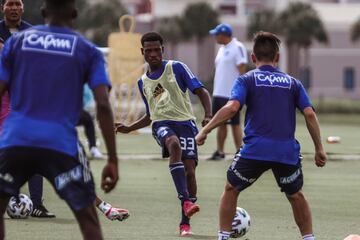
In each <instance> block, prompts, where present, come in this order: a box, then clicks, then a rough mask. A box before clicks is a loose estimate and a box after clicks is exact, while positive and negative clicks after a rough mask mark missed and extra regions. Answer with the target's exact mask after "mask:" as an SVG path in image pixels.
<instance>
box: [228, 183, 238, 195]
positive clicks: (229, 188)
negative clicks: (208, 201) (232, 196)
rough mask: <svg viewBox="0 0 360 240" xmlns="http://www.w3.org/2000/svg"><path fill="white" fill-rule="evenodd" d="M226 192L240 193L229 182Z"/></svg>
mask: <svg viewBox="0 0 360 240" xmlns="http://www.w3.org/2000/svg"><path fill="white" fill-rule="evenodd" d="M225 192H229V193H230V192H234V193H237V192H238V191H237V190H236V188H235V187H234V186H233V185H231V184H230V183H229V182H227V183H226V184H225Z"/></svg>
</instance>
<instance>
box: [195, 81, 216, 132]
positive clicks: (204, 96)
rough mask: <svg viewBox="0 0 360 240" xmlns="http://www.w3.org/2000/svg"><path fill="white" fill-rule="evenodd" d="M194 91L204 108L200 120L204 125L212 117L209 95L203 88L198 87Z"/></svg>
mask: <svg viewBox="0 0 360 240" xmlns="http://www.w3.org/2000/svg"><path fill="white" fill-rule="evenodd" d="M194 93H195V94H196V95H197V96H198V97H199V99H200V102H201V105H202V106H203V108H204V114H205V116H204V119H203V121H202V122H201V125H202V126H203V127H204V126H205V125H206V124H208V123H209V121H210V119H211V118H212V110H211V97H210V94H209V92H208V90H206V89H205V88H203V87H202V88H198V89H196V90H195V91H194Z"/></svg>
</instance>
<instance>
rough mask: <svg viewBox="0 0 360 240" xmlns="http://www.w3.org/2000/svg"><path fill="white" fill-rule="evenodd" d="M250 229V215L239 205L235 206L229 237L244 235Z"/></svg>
mask: <svg viewBox="0 0 360 240" xmlns="http://www.w3.org/2000/svg"><path fill="white" fill-rule="evenodd" d="M249 229H250V215H249V214H248V213H247V212H246V210H245V209H243V208H241V207H237V208H236V213H235V217H234V220H233V222H232V232H231V234H230V237H231V238H239V237H242V236H244V235H245V234H246V233H247V232H248V231H249Z"/></svg>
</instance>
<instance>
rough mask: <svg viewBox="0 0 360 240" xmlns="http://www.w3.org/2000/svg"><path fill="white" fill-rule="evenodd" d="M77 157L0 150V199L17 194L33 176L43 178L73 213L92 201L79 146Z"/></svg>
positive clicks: (29, 149)
mask: <svg viewBox="0 0 360 240" xmlns="http://www.w3.org/2000/svg"><path fill="white" fill-rule="evenodd" d="M78 152H79V154H78V156H77V157H72V156H70V155H67V154H64V153H61V152H58V151H54V150H51V149H45V148H36V147H9V148H4V149H1V150H0V197H9V196H14V195H18V194H19V190H20V188H21V186H23V185H24V184H25V183H26V182H27V181H28V180H29V179H30V178H31V177H32V176H33V175H35V174H38V175H42V176H44V177H45V178H46V179H48V180H49V181H50V183H51V184H52V185H53V187H54V188H55V191H56V192H57V194H58V195H59V196H60V198H62V199H64V200H65V201H66V202H67V204H68V205H69V206H70V208H71V209H72V210H73V211H79V210H82V209H84V208H86V207H88V206H90V205H91V204H93V203H94V201H95V197H96V195H95V186H94V181H93V177H92V174H91V172H90V168H89V164H88V161H87V159H86V157H85V155H84V154H83V150H82V149H81V147H80V146H79V150H78Z"/></svg>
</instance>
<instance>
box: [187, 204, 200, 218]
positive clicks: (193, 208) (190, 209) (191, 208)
mask: <svg viewBox="0 0 360 240" xmlns="http://www.w3.org/2000/svg"><path fill="white" fill-rule="evenodd" d="M183 210H184V214H185V216H187V217H188V218H191V217H192V216H193V215H194V214H195V213H197V212H199V211H200V206H199V205H197V204H195V203H193V202H191V201H185V202H184V204H183Z"/></svg>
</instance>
